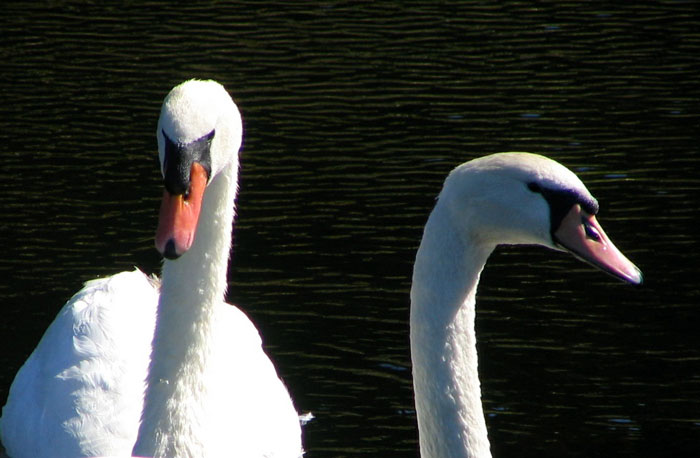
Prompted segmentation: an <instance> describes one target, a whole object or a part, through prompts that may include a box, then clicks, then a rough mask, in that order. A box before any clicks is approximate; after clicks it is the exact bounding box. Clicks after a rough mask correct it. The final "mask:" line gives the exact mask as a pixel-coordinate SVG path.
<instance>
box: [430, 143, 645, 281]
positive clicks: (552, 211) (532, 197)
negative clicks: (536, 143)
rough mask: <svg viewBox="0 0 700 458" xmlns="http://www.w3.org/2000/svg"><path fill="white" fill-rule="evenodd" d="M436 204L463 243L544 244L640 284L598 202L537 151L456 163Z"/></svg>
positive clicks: (569, 174) (571, 175)
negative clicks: (600, 219) (601, 220)
mask: <svg viewBox="0 0 700 458" xmlns="http://www.w3.org/2000/svg"><path fill="white" fill-rule="evenodd" d="M438 203H439V205H440V206H442V207H443V208H444V209H445V210H446V211H447V212H448V214H449V215H450V217H449V220H450V221H453V222H454V223H455V224H454V226H455V227H456V228H458V229H457V230H458V231H461V232H462V236H463V237H465V238H467V242H468V243H480V244H483V245H485V246H487V247H495V246H496V245H500V244H507V245H508V244H512V245H515V244H537V245H544V246H546V247H549V248H552V249H555V250H563V251H568V252H570V253H572V254H573V255H574V256H576V257H577V258H579V259H581V260H583V261H585V262H588V263H589V264H591V265H593V266H595V267H597V268H599V269H601V270H603V271H604V272H607V273H609V274H611V275H613V276H614V277H616V278H619V279H621V280H623V281H626V282H629V283H633V284H640V283H641V282H642V273H641V271H640V270H639V269H638V268H637V267H636V266H635V265H634V264H633V263H632V262H631V261H629V260H628V259H627V258H626V257H625V256H624V255H623V254H622V253H621V252H620V251H619V250H618V249H617V248H616V247H615V245H614V244H613V243H612V241H611V240H610V239H609V238H608V236H607V235H606V234H605V232H604V231H603V228H602V227H601V226H600V224H599V223H598V221H597V219H596V214H597V213H598V202H597V201H596V199H595V198H594V197H593V196H592V195H591V193H590V192H589V191H588V189H586V186H585V185H584V184H583V183H582V182H581V180H580V179H579V178H578V177H577V176H576V175H575V174H574V173H573V172H572V171H570V170H569V169H567V168H566V167H564V166H563V165H561V164H559V163H558V162H556V161H553V160H551V159H548V158H546V157H544V156H539V155H536V154H530V153H499V154H493V155H490V156H485V157H482V158H479V159H475V160H472V161H469V162H467V163H465V164H462V165H461V166H458V167H457V168H456V169H454V170H453V171H452V172H451V173H450V175H449V176H448V177H447V179H446V180H445V185H444V187H443V190H442V192H441V193H440V196H439V200H438Z"/></svg>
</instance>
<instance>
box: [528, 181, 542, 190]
mask: <svg viewBox="0 0 700 458" xmlns="http://www.w3.org/2000/svg"><path fill="white" fill-rule="evenodd" d="M527 189H529V190H530V191H532V192H537V193H542V188H540V185H539V184H537V183H535V182H534V181H532V182H530V183H528V184H527Z"/></svg>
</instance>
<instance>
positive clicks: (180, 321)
mask: <svg viewBox="0 0 700 458" xmlns="http://www.w3.org/2000/svg"><path fill="white" fill-rule="evenodd" d="M157 137H158V151H159V156H160V163H161V171H162V173H163V177H164V182H165V192H164V197H163V202H162V205H161V209H160V219H159V224H158V230H157V233H156V246H157V248H158V250H159V251H160V252H161V253H163V254H164V255H165V257H166V258H168V259H166V260H165V261H164V265H163V272H162V280H161V282H160V288H159V287H158V285H157V283H156V282H155V281H154V280H152V279H150V278H147V277H146V276H145V275H144V274H142V273H141V272H139V271H138V270H137V271H134V272H123V273H120V274H117V275H115V276H113V277H109V278H106V279H100V280H93V281H91V282H88V283H87V284H86V285H85V287H84V288H83V289H82V290H81V291H80V292H78V293H77V294H76V295H75V296H74V297H73V298H72V299H71V300H70V301H69V302H68V303H67V304H66V305H65V306H64V307H63V309H62V310H61V311H60V312H59V314H58V316H57V318H56V320H55V321H54V322H53V323H52V324H51V325H50V326H49V328H48V330H47V331H46V333H45V334H44V337H43V338H42V339H41V341H40V342H39V345H38V346H37V348H36V349H35V350H34V352H33V353H32V355H31V356H30V357H29V359H28V360H27V362H26V363H25V364H24V366H23V367H22V368H21V369H20V371H19V373H18V374H17V377H16V378H15V381H14V382H13V384H12V387H11V389H10V395H9V398H8V401H7V405H6V406H5V407H4V409H3V416H2V419H0V433H1V434H2V441H3V444H4V445H5V448H6V450H7V452H8V454H9V455H10V456H11V457H24V456H26V457H35V458H36V457H79V456H93V455H122V456H123V455H131V454H132V451H133V454H134V455H139V456H149V457H150V456H157V457H187V456H189V457H223V456H236V457H298V456H300V455H301V454H302V446H301V429H300V425H299V419H298V416H297V412H296V410H295V408H294V406H293V404H292V401H291V399H290V397H289V394H288V392H287V390H286V388H285V387H284V385H283V384H282V382H281V381H280V379H279V378H278V376H277V373H276V371H275V368H274V366H273V365H272V362H271V361H270V359H269V358H268V357H267V355H266V354H265V353H264V352H263V350H262V348H261V341H260V336H259V334H258V332H257V330H256V328H255V326H254V325H253V324H252V323H251V322H250V320H249V319H248V318H247V317H246V316H245V315H244V314H243V312H241V311H240V310H239V309H237V308H236V307H234V306H231V305H228V304H225V303H224V294H225V291H226V285H227V282H226V270H227V266H228V259H229V251H230V247H231V228H232V223H233V218H234V198H235V195H236V192H237V178H238V150H239V148H240V146H241V137H242V125H241V118H240V115H239V112H238V109H237V107H236V105H235V104H234V103H233V101H232V100H231V97H230V96H229V95H228V93H227V92H226V90H225V89H224V88H223V87H222V86H221V85H219V84H218V83H216V82H213V81H195V80H192V81H187V82H185V83H183V84H181V85H179V86H177V87H175V88H174V89H173V90H172V91H171V92H170V94H169V95H168V96H167V97H166V99H165V101H164V102H163V107H162V110H161V114H160V119H159V121H158V130H157ZM151 342H152V345H151ZM149 362H150V366H149ZM139 423H140V427H139ZM137 435H138V437H137Z"/></svg>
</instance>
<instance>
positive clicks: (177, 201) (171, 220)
mask: <svg viewBox="0 0 700 458" xmlns="http://www.w3.org/2000/svg"><path fill="white" fill-rule="evenodd" d="M207 179H208V176H207V172H206V170H205V169H204V167H203V166H202V165H200V164H198V163H196V162H195V163H194V164H192V169H191V172H190V189H189V191H188V193H187V195H183V194H179V195H173V194H170V193H169V192H168V190H167V189H166V190H165V192H164V193H163V201H162V202H161V204H160V216H159V217H158V230H157V231H156V248H157V249H158V252H160V254H162V255H164V256H165V257H167V258H170V259H174V258H177V257H178V256H181V255H183V254H184V253H185V252H186V251H187V250H189V249H190V247H192V243H193V242H194V236H195V232H196V230H197V221H198V220H199V212H200V211H201V209H202V200H203V198H204V189H205V188H206V186H207Z"/></svg>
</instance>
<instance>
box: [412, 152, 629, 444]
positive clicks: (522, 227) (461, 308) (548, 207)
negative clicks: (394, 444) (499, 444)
mask: <svg viewBox="0 0 700 458" xmlns="http://www.w3.org/2000/svg"><path fill="white" fill-rule="evenodd" d="M596 212H597V202H596V201H595V199H593V197H592V196H591V195H590V193H589V192H588V190H587V189H586V188H585V186H584V185H583V183H581V181H580V180H579V179H578V178H577V177H576V175H574V174H573V173H572V172H571V171H569V170H568V169H566V168H565V167H564V166H562V165H560V164H558V163H556V162H554V161H552V160H550V159H547V158H545V157H542V156H537V155H534V154H527V153H501V154H494V155H491V156H486V157H483V158H480V159H475V160H473V161H470V162H467V163H465V164H463V165H461V166H459V167H457V168H456V169H455V170H454V171H452V173H451V174H450V175H449V176H448V178H447V179H446V180H445V185H444V187H443V189H442V192H441V193H440V196H439V198H438V201H437V204H436V205H435V208H434V210H433V212H432V213H431V215H430V217H429V219H428V222H427V224H426V226H425V231H424V233H423V239H422V241H421V244H420V247H419V248H418V253H417V255H416V261H415V264H414V271H413V284H412V288H411V359H412V363H413V385H414V390H415V402H416V413H417V417H418V430H419V436H420V450H421V456H422V457H423V458H465V457H470V458H477V457H478V458H483V457H490V456H491V452H490V445H489V440H488V437H487V432H486V422H485V421H484V414H483V410H482V405H481V389H480V384H479V373H478V369H477V366H478V364H477V350H476V333H475V330H474V320H475V315H476V310H475V297H476V290H477V286H478V283H479V276H480V274H481V271H482V269H483V268H484V265H485V264H486V260H487V259H488V257H489V255H490V254H491V252H492V251H493V250H494V249H495V248H496V246H497V245H500V244H540V245H543V246H545V247H548V248H552V249H556V250H566V251H570V252H572V253H573V254H574V255H575V256H577V257H579V258H581V259H583V260H585V261H587V262H589V263H591V264H593V265H595V266H596V267H598V268H600V269H602V270H604V271H606V272H608V273H610V274H612V275H614V276H616V277H618V278H620V279H622V280H624V281H627V282H630V283H641V281H642V276H641V272H640V271H639V269H637V268H636V267H635V266H634V264H632V263H631V262H630V261H629V260H627V258H625V257H624V256H623V255H622V253H620V252H619V251H618V250H617V248H615V246H614V245H613V244H612V242H611V241H610V240H609V239H608V238H607V236H606V235H605V232H603V229H602V228H601V227H600V225H599V224H598V222H597V221H596V218H595V216H594V214H595V213H596Z"/></svg>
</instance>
